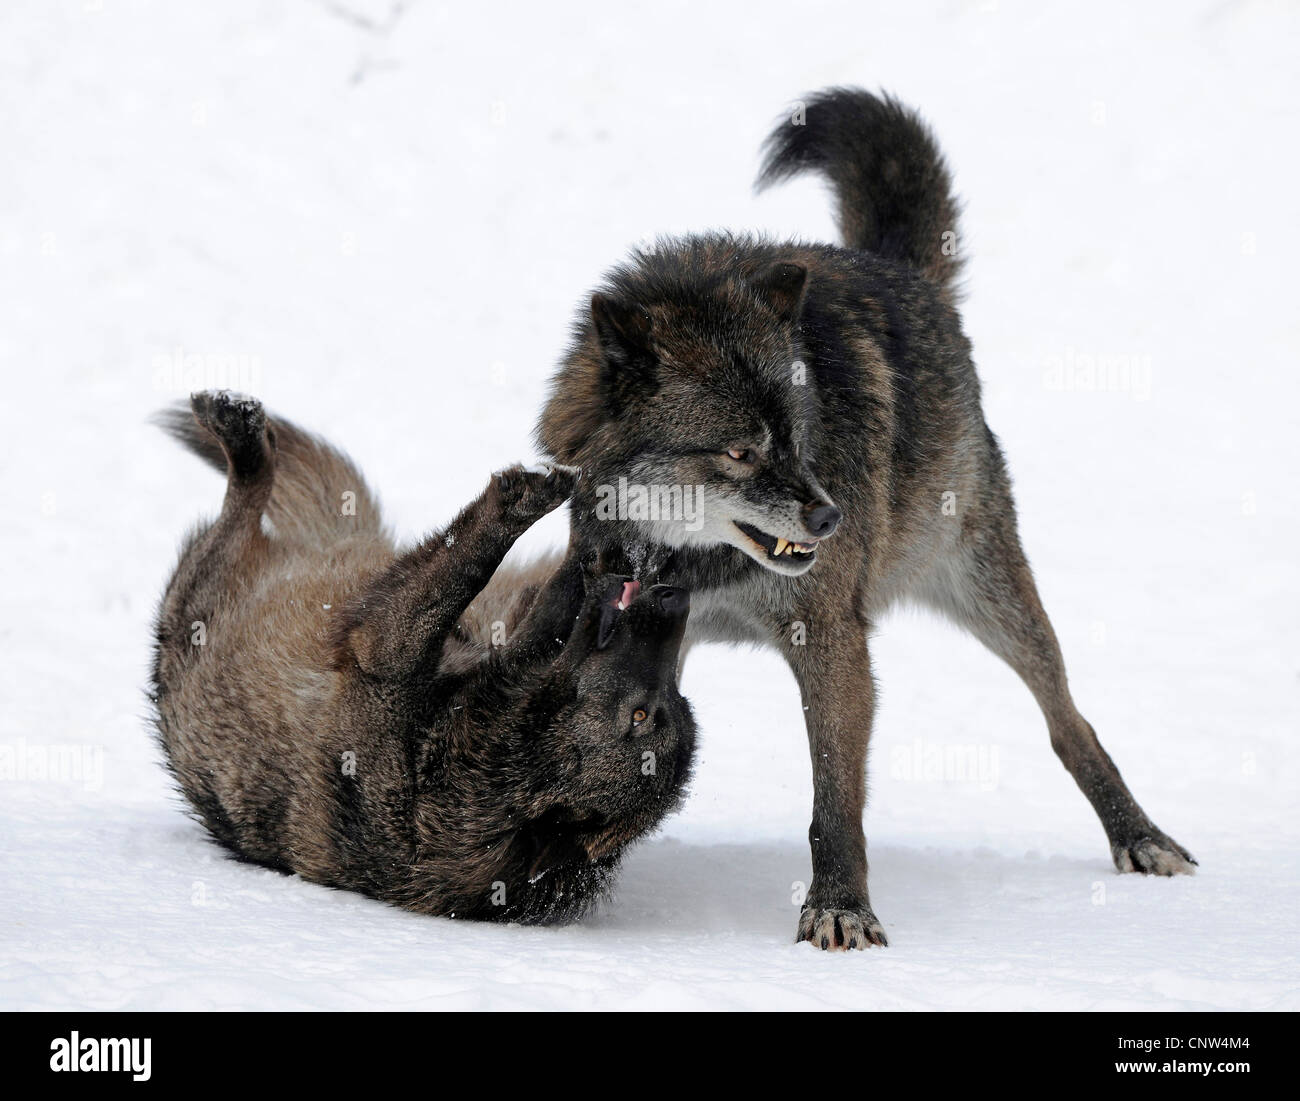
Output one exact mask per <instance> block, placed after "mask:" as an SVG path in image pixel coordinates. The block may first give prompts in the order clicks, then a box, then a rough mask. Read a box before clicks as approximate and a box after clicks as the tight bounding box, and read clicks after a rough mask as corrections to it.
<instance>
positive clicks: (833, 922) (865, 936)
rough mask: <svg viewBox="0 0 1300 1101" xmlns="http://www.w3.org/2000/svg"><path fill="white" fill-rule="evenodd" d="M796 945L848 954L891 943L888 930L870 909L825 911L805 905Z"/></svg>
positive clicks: (800, 917)
mask: <svg viewBox="0 0 1300 1101" xmlns="http://www.w3.org/2000/svg"><path fill="white" fill-rule="evenodd" d="M794 939H795V943H796V944H797V943H799V942H800V941H804V940H806V941H808V942H810V943H811V944H813V945H815V946H816V947H817V948H820V949H822V950H823V951H832V950H834V951H847V950H849V949H853V948H867V947H870V946H872V945H875V946H877V947H880V948H884V947H885V946H886V945H888V944H889V938H888V937H886V936H885V930H884V928H883V927H882V926H881V924H880V921H879V920H878V919H877V917H876V915H875V914H873V913H872V912H871V910H870V908H869V907H862V908H861V909H855V910H833V909H823V908H821V907H817V906H805V907H804V908H803V912H802V913H801V914H800V915H799V932H798V934H797V935H796V936H795V938H794Z"/></svg>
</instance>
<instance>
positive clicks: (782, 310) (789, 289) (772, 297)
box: [752, 260, 808, 321]
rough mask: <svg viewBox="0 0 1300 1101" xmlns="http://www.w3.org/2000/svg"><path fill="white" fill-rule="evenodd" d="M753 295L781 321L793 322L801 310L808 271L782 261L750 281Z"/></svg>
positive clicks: (799, 265)
mask: <svg viewBox="0 0 1300 1101" xmlns="http://www.w3.org/2000/svg"><path fill="white" fill-rule="evenodd" d="M752 285H753V288H754V291H755V293H757V295H758V297H759V298H761V299H762V300H763V301H764V302H766V303H767V304H768V305H769V306H770V307H771V308H772V309H773V310H774V311H775V312H776V315H777V317H779V318H780V319H781V320H782V321H793V320H794V319H795V318H796V317H798V316H799V311H800V309H802V308H803V292H804V288H805V287H807V285H808V269H807V268H805V267H804V266H803V265H802V264H795V263H793V262H791V261H787V260H782V261H779V262H778V263H775V264H772V265H771V266H770V267H767V268H765V269H764V270H763V271H760V272H759V273H758V274H757V275H756V276H754V279H753V281H752Z"/></svg>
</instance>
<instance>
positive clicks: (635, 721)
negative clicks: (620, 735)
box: [632, 707, 649, 726]
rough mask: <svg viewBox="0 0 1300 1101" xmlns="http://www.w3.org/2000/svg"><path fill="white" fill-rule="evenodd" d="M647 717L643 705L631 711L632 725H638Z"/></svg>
mask: <svg viewBox="0 0 1300 1101" xmlns="http://www.w3.org/2000/svg"><path fill="white" fill-rule="evenodd" d="M648 717H649V716H648V715H647V714H646V709H645V708H644V707H638V708H637V709H636V710H635V711H633V712H632V725H633V726H640V725H641V724H642V723H643V722H645V721H646V719H647V718H648Z"/></svg>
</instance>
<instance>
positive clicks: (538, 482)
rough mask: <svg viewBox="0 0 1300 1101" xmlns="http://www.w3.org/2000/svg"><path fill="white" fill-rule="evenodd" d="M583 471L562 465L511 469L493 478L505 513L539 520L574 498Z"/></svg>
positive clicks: (509, 467)
mask: <svg viewBox="0 0 1300 1101" xmlns="http://www.w3.org/2000/svg"><path fill="white" fill-rule="evenodd" d="M581 474H582V471H581V470H579V469H578V468H577V467H576V466H563V465H561V464H560V463H537V464H535V465H533V466H520V465H515V466H508V467H506V468H505V469H504V470H498V471H497V472H496V473H495V474H493V475H492V481H493V483H494V484H495V486H496V490H497V493H498V494H500V499H501V504H502V506H503V508H505V510H506V511H507V512H509V513H511V514H513V515H515V516H522V517H527V518H532V519H537V518H539V517H541V516H545V515H546V513H548V512H550V511H551V510H552V509H553V508H555V507H556V506H557V505H559V504H561V503H562V502H564V501H567V500H568V499H569V498H570V497H571V496H572V495H573V489H574V486H576V485H577V484H578V478H579V477H580V476H581Z"/></svg>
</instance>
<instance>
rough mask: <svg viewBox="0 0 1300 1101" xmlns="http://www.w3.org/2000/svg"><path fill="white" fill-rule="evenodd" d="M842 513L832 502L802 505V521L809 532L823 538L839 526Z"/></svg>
mask: <svg viewBox="0 0 1300 1101" xmlns="http://www.w3.org/2000/svg"><path fill="white" fill-rule="evenodd" d="M843 516H844V514H843V513H842V512H840V510H839V509H837V508H836V507H835V506H834V505H832V504H812V505H804V508H803V522H804V526H805V527H806V528H807V529H808V531H809V533H810V534H812V535H815V536H816V537H817V538H818V539H825V538H826V537H827V536H828V535H831V534H832V533H833V532H834V531H835V529H836V528H837V527H839V526H840V520H842V519H843Z"/></svg>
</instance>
